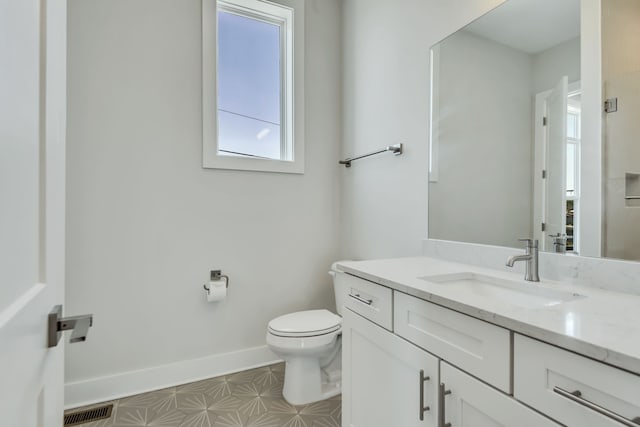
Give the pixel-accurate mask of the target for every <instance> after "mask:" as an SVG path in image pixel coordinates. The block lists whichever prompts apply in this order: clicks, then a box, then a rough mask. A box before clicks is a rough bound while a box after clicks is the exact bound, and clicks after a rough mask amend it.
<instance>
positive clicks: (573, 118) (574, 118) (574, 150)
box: [565, 89, 581, 253]
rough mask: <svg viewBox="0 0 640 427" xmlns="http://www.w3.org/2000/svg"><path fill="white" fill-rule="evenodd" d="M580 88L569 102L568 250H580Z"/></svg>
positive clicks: (572, 94) (566, 232) (570, 96)
mask: <svg viewBox="0 0 640 427" xmlns="http://www.w3.org/2000/svg"><path fill="white" fill-rule="evenodd" d="M580 128H581V105H580V90H579V89H577V90H575V91H573V92H570V93H569V98H568V102H567V155H566V161H567V164H566V191H567V193H566V230H565V234H566V235H567V243H566V250H567V252H576V253H578V251H579V242H578V226H579V221H578V218H579V210H580V140H581V134H580Z"/></svg>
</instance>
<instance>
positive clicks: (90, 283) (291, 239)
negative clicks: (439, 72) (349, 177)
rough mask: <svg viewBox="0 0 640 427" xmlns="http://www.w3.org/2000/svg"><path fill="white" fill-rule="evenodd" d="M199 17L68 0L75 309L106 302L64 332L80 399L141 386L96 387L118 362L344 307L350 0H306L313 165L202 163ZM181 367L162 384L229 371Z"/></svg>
mask: <svg viewBox="0 0 640 427" xmlns="http://www.w3.org/2000/svg"><path fill="white" fill-rule="evenodd" d="M200 22H201V15H200V1H199V0H180V1H175V0H135V1H131V0H108V1H107V0H70V2H69V46H68V48H69V61H68V65H69V71H68V78H69V91H68V96H69V106H68V118H69V127H68V171H67V172H68V203H67V210H68V216H67V224H68V233H67V240H68V244H67V247H68V249H67V272H68V275H67V278H68V282H67V300H66V307H65V308H66V312H67V313H84V312H91V313H94V316H95V317H94V318H95V323H94V326H93V328H91V330H90V333H89V339H88V341H87V342H86V343H83V344H79V345H71V346H68V357H67V364H66V381H67V383H68V385H69V386H70V387H71V388H73V389H74V390H76V391H77V392H78V393H75V394H73V393H72V395H73V396H74V397H71V398H70V399H71V400H73V399H76V400H77V399H85V400H86V399H90V397H87V395H86V394H85V395H84V396H80V397H78V396H79V394H82V393H81V392H82V390H86V388H92V389H93V390H98V391H97V392H96V393H97V394H96V395H95V396H93V395H92V396H93V398H95V399H99V398H100V397H103V398H104V397H105V396H107V395H109V394H117V393H126V392H131V391H132V390H131V389H129V390H119V391H118V390H109V389H108V387H107V386H104V387H102V388H103V389H102V390H100V388H101V385H104V384H107V383H108V380H109V378H112V376H114V375H116V376H117V375H120V376H122V375H124V378H123V381H125V382H126V374H127V373H129V372H132V371H135V370H145V369H147V368H153V367H158V366H160V367H162V366H167V365H168V364H171V363H183V362H184V364H185V365H184V366H187V365H188V363H189V361H191V360H196V359H198V358H207V357H211V356H215V355H220V354H223V353H227V352H232V351H240V350H246V349H250V348H253V347H260V346H263V345H264V344H265V331H266V323H267V322H268V321H269V320H270V319H271V318H273V317H274V316H277V315H280V314H283V313H287V312H291V311H295V310H302V309H308V308H313V307H329V308H332V307H333V293H332V288H331V287H330V285H331V280H330V277H329V276H328V275H327V269H328V267H329V265H330V263H331V262H332V261H335V260H336V259H337V257H338V244H337V240H338V238H337V235H338V229H337V227H338V216H339V210H338V200H339V196H338V194H339V185H338V177H339V174H340V170H339V167H338V165H337V160H338V157H339V144H340V138H341V125H340V123H341V120H340V101H341V99H340V93H341V90H340V73H341V64H340V35H341V28H340V2H339V1H338V0H311V1H307V4H306V45H305V49H306V76H305V77H306V82H308V84H307V87H306V88H305V91H306V102H305V107H306V118H307V119H306V123H305V133H306V153H307V164H306V168H305V174H304V175H290V174H275V173H255V172H237V171H223V170H204V169H202V168H201V152H202V145H201V144H202V141H201V139H202V131H201V129H202V124H201V71H200V70H201V54H200V49H201V24H200ZM415 237H416V242H417V241H418V238H419V234H417V233H416V234H415ZM212 269H222V270H223V271H224V273H226V274H228V275H229V276H230V277H231V284H230V289H229V297H228V299H227V300H226V301H224V302H223V303H220V304H217V305H216V304H208V303H206V301H205V294H204V290H203V289H202V284H203V283H204V282H205V281H206V280H207V279H208V275H209V270H212ZM260 354H263V355H265V354H266V353H260ZM265 357H267V356H265ZM207 360H208V359H207ZM212 360H213V359H212ZM257 362H260V360H258V361H256V360H254V363H257ZM171 366H173V367H174V368H175V369H173V371H174V373H175V372H178V373H179V372H183V374H182V375H183V377H182V378H179V376H180V375H179V374H176V375H177V376H174V377H172V378H166V379H163V378H155V379H156V380H157V381H156V383H157V382H162V381H164V382H171V381H175V382H178V381H183V382H184V381H185V380H188V379H189V378H186V377H187V376H189V375H205V374H206V373H207V372H209V373H211V374H214V373H216V369H218V370H219V369H220V367H219V366H214V365H213V364H212V365H211V366H210V370H206V372H200V373H195V374H194V373H193V372H191V371H189V372H187V371H188V370H186V369H183V365H171ZM154 372H155V371H154ZM157 372H159V373H158V374H157V375H155V376H156V377H158V376H160V377H161V376H162V372H163V371H162V369H160V370H159V371H157ZM146 385H147V384H135V387H137V388H138V390H135V391H139V389H143V388H145V386H146ZM148 385H149V386H152V385H153V384H151V383H149V384H148ZM83 386H86V388H85V389H83V388H82V387H83ZM131 387H134V385H131ZM105 388H106V389H105ZM100 393H102V396H98V395H99V394H100ZM67 403H68V404H72V403H73V402H69V401H68V402H67ZM76 403H78V402H76Z"/></svg>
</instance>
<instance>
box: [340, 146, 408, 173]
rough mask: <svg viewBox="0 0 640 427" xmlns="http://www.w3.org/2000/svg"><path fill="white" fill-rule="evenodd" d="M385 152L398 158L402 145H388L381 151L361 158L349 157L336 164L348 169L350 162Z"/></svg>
mask: <svg viewBox="0 0 640 427" xmlns="http://www.w3.org/2000/svg"><path fill="white" fill-rule="evenodd" d="M387 151H391V152H392V153H393V154H395V155H396V156H399V155H400V154H402V144H394V145H389V146H387V147H385V148H383V149H382V150H378V151H374V152H372V153H368V154H363V155H362V156H357V157H350V158H348V159H344V160H340V161H339V162H338V163H339V164H341V165H345V167H348V168H350V167H351V162H353V161H354V160H360V159H364V158H365V157H369V156H374V155H376V154H380V153H385V152H387Z"/></svg>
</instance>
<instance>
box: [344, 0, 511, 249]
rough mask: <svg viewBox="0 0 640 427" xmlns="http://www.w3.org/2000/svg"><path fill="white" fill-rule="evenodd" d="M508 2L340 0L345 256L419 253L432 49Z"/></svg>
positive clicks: (424, 222)
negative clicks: (346, 164)
mask: <svg viewBox="0 0 640 427" xmlns="http://www.w3.org/2000/svg"><path fill="white" fill-rule="evenodd" d="M500 3H502V1H501V0H455V1H446V2H445V1H440V0H398V1H393V2H390V1H385V0H343V5H344V6H343V11H344V16H343V29H344V30H343V31H344V53H343V61H344V81H343V88H344V98H343V99H344V105H343V108H344V114H343V118H344V119H343V120H344V122H343V123H344V125H343V126H344V133H343V135H344V137H343V148H342V154H343V156H350V155H357V154H362V153H365V152H369V151H373V150H376V149H379V148H381V147H384V146H386V145H389V144H392V143H396V142H402V143H404V144H405V154H403V155H402V156H399V157H394V156H392V155H391V154H386V155H380V156H377V157H373V158H370V159H365V160H361V161H359V162H355V163H354V164H353V166H352V167H351V168H350V169H345V170H343V172H342V185H343V192H342V203H341V212H342V224H343V225H342V233H341V249H342V253H343V255H344V256H345V257H350V258H376V257H390V256H403V255H418V254H420V251H421V239H422V238H424V237H425V236H426V235H427V190H428V188H427V187H428V182H427V164H428V163H427V154H428V129H429V48H430V47H431V46H432V45H433V44H434V43H436V42H438V41H439V40H441V39H443V38H444V37H446V36H447V35H449V34H450V33H452V32H453V31H455V30H457V29H459V28H461V27H462V26H464V25H466V24H468V23H469V22H470V21H471V20H472V19H474V18H476V17H478V16H480V15H481V14H482V13H484V12H486V11H488V10H490V9H491V8H493V7H495V6H497V5H498V4H500Z"/></svg>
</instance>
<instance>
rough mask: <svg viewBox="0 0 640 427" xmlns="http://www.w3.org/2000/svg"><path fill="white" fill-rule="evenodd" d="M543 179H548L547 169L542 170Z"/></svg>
mask: <svg viewBox="0 0 640 427" xmlns="http://www.w3.org/2000/svg"><path fill="white" fill-rule="evenodd" d="M542 179H547V171H546V170H545V169H542ZM543 231H544V230H543Z"/></svg>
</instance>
